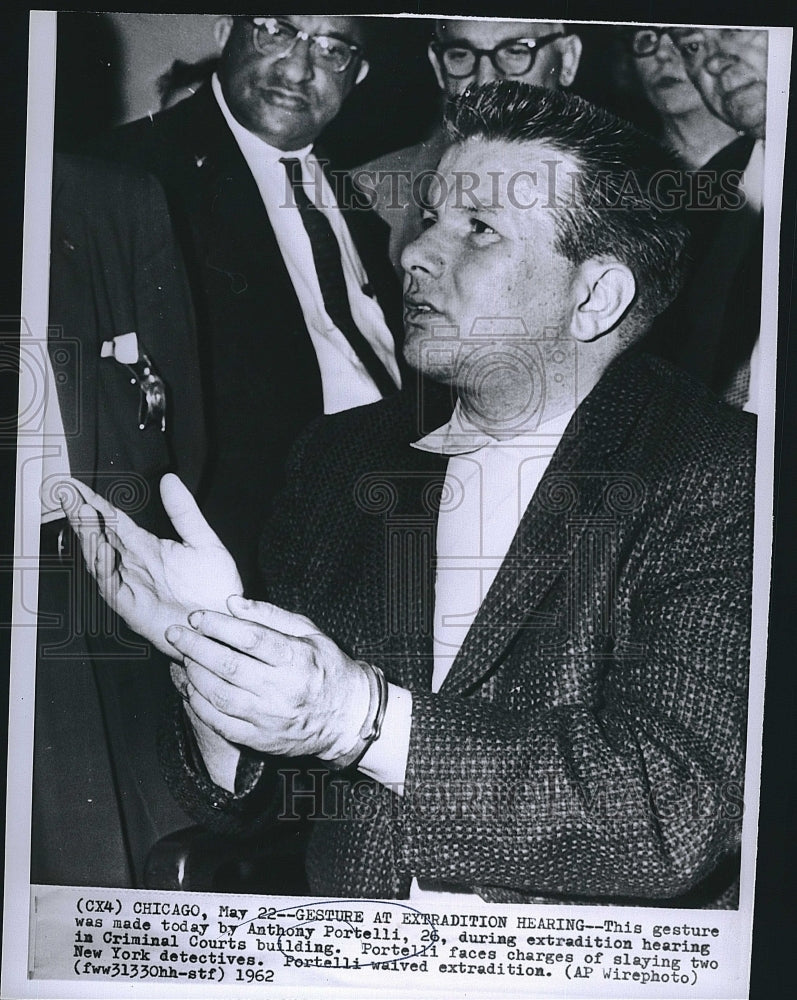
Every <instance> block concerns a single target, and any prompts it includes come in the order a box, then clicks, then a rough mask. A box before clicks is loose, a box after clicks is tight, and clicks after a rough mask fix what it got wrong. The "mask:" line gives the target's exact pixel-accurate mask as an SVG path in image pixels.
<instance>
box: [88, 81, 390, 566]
mask: <svg viewBox="0 0 797 1000" xmlns="http://www.w3.org/2000/svg"><path fill="white" fill-rule="evenodd" d="M92 150H93V151H94V152H95V153H98V154H99V155H102V156H108V157H111V158H113V159H117V160H122V161H126V162H130V163H134V164H137V165H138V166H140V167H142V168H144V169H146V170H148V171H149V172H150V173H153V174H154V175H155V176H156V177H158V179H159V180H160V181H161V183H162V185H163V187H164V189H165V191H166V195H167V198H168V201H169V208H170V210H171V213H172V217H173V219H174V222H175V227H176V231H177V235H178V239H179V241H180V245H181V247H182V250H183V253H184V255H185V259H186V262H187V264H188V269H189V276H190V278H191V284H192V290H193V293H194V302H195V305H196V310H197V316H198V320H199V329H200V337H201V350H202V356H201V357H202V371H203V380H204V387H205V397H206V400H207V407H208V427H209V434H210V462H209V467H208V470H207V475H206V479H205V482H204V484H203V489H202V491H201V493H200V498H199V499H200V503H201V506H202V508H203V511H204V512H205V515H206V516H207V517H208V519H209V521H210V522H211V524H212V525H213V527H214V528H215V529H216V531H217V532H218V533H219V535H220V536H221V538H222V540H223V541H224V543H225V545H226V546H227V547H228V548H229V550H230V551H231V552H232V554H233V556H234V557H235V559H236V562H237V563H238V566H239V569H241V572H242V575H243V576H244V579H245V581H246V582H247V583H251V582H252V580H253V578H254V575H255V568H256V567H255V552H256V549H257V538H258V537H259V534H260V529H261V527H262V523H263V519H264V517H265V516H266V515H267V513H268V510H269V507H270V502H271V498H272V497H273V495H274V493H275V492H276V491H277V490H278V489H279V487H280V486H281V484H282V481H283V476H284V463H285V460H286V457H287V454H288V450H289V448H290V445H291V444H292V442H293V441H294V439H295V438H296V436H297V434H298V433H299V431H300V430H301V429H302V428H303V427H304V426H305V425H306V424H307V423H308V422H309V421H310V420H311V419H312V418H313V417H316V416H318V415H319V414H320V413H321V412H322V398H321V378H320V373H319V369H318V362H317V359H316V356H315V352H314V350H313V347H312V344H311V342H310V338H309V335H308V333H307V329H306V326H305V322H304V318H303V316H302V312H301V308H300V306H299V301H298V299H297V297H296V292H295V291H294V288H293V285H292V284H291V280H290V277H289V274H288V271H287V268H286V267H285V263H284V261H283V258H282V254H281V253H280V249H279V246H278V244H277V241H276V238H275V236H274V232H273V229H272V227H271V224H270V222H269V219H268V215H267V213H266V210H265V207H264V206H263V202H262V199H261V197H260V193H259V191H258V189H257V185H256V183H255V180H254V178H253V177H252V174H251V172H250V170H249V167H248V166H247V164H246V161H245V160H244V158H243V156H242V154H241V152H240V150H239V148H238V146H237V144H236V142H235V139H234V138H233V136H232V133H231V132H230V130H229V128H228V126H227V123H226V122H225V120H224V117H223V115H222V113H221V111H220V109H219V107H218V104H217V103H216V100H215V98H214V96H213V93H212V91H211V89H210V87H209V86H206V87H204V88H203V89H202V90H200V91H199V92H198V93H197V94H196V95H195V96H193V97H190V98H188V99H187V100H185V101H182V102H181V103H179V104H177V105H176V106H175V107H173V108H170V109H169V110H167V111H164V112H162V113H161V114H158V115H155V116H154V117H153V118H146V119H142V120H141V121H138V122H134V123H132V124H131V125H127V126H125V127H123V128H121V129H117V130H115V131H114V132H111V133H109V134H107V135H105V136H103V137H101V138H99V139H98V140H97V141H96V143H95V144H94V145H93V146H92ZM332 183H333V191H335V192H336V195H337V198H338V201H339V203H340V204H341V207H342V210H343V212H344V217H345V219H346V223H347V225H348V227H349V230H350V232H351V234H352V238H353V240H354V243H355V245H356V247H357V250H358V252H359V254H360V257H361V259H362V262H363V264H364V266H365V268H366V270H367V273H368V278H369V283H370V286H371V289H372V291H373V294H374V295H375V296H376V298H377V300H378V301H379V303H380V305H381V306H382V309H383V311H384V313H385V318H386V320H387V323H388V326H389V327H390V328H391V330H392V331H393V333H394V335H396V336H398V334H399V332H400V331H401V328H402V327H401V315H400V306H401V303H400V289H399V286H398V282H397V280H396V277H395V274H394V273H393V271H392V269H391V267H390V263H389V260H388V256H387V238H388V231H387V227H386V226H385V225H384V224H383V223H382V222H381V220H380V219H379V218H378V217H377V216H376V215H374V214H373V213H371V212H369V211H367V210H364V209H362V208H357V207H353V208H351V209H347V207H346V206H347V203H348V200H349V194H350V191H351V186H350V182H349V181H348V177H347V176H346V174H345V173H342V174H340V175H336V176H335V177H333V178H332Z"/></svg>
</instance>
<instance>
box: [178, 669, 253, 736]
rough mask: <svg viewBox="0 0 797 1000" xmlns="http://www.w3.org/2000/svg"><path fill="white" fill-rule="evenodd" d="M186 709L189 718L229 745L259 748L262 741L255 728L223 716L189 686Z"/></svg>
mask: <svg viewBox="0 0 797 1000" xmlns="http://www.w3.org/2000/svg"><path fill="white" fill-rule="evenodd" d="M186 708H187V709H188V710H189V716H190V714H193V715H195V716H196V718H198V719H199V721H200V722H201V723H203V724H204V725H205V726H207V727H208V728H209V729H212V730H213V732H214V733H217V734H218V735H219V736H222V737H223V738H224V739H225V740H229V742H230V743H238V744H240V745H241V746H248V747H252V748H253V749H259V748H260V744H261V742H262V741H261V739H260V738H259V734H258V731H257V729H256V728H255V726H253V725H252V724H251V723H249V722H246V721H245V720H243V719H237V718H231V717H230V716H229V715H225V714H224V713H223V712H221V711H219V709H218V708H216V706H215V705H213V704H212V703H211V702H210V701H208V699H207V698H205V697H204V695H203V694H202V693H201V692H200V691H198V690H197V688H195V687H194V686H193V685H191V684H189V687H188V695H187V699H186Z"/></svg>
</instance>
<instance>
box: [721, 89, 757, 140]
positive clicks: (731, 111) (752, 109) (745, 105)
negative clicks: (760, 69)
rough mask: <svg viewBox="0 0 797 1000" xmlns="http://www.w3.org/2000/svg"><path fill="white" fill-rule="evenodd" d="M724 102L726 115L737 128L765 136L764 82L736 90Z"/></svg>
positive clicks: (749, 133) (754, 134) (750, 133)
mask: <svg viewBox="0 0 797 1000" xmlns="http://www.w3.org/2000/svg"><path fill="white" fill-rule="evenodd" d="M762 91H763V93H762ZM724 104H725V113H726V116H727V118H728V120H729V121H730V123H731V125H732V126H733V127H734V128H735V129H737V130H738V131H740V132H746V133H747V134H748V135H753V136H755V137H756V138H758V139H762V138H763V137H764V132H765V130H766V91H765V90H764V85H763V84H753V85H751V86H749V87H742V88H740V89H739V90H736V91H734V92H733V93H731V94H729V95H728V96H727V97H726V98H725V102H724Z"/></svg>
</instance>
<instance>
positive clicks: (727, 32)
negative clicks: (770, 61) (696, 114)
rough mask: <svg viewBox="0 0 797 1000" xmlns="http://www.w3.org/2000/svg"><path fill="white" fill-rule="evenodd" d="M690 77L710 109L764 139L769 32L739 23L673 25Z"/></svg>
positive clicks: (727, 120)
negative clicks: (700, 26)
mask: <svg viewBox="0 0 797 1000" xmlns="http://www.w3.org/2000/svg"><path fill="white" fill-rule="evenodd" d="M672 37H673V40H674V42H675V44H676V45H677V47H678V49H679V51H680V53H681V55H682V57H683V61H684V66H685V67H686V72H687V73H688V75H689V79H690V80H691V81H692V83H693V84H694V85H695V87H697V89H698V90H699V91H700V95H701V97H702V98H703V100H704V101H705V103H706V104H707V105H708V107H709V108H710V109H711V111H713V112H714V114H715V115H716V116H717V117H718V118H720V119H722V121H724V122H726V123H727V124H728V125H730V126H731V127H732V128H735V129H736V130H737V131H738V132H745V133H746V134H747V135H751V136H754V137H755V138H756V139H763V138H764V135H765V132H766V117H767V50H768V46H769V33H768V32H767V31H751V30H748V29H744V28H741V29H738V28H674V29H673V30H672Z"/></svg>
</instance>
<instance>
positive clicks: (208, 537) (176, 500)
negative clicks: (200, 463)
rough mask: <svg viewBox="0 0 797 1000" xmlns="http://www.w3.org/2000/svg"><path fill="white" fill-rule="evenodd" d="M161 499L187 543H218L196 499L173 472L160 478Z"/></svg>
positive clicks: (178, 532) (171, 519)
mask: <svg viewBox="0 0 797 1000" xmlns="http://www.w3.org/2000/svg"><path fill="white" fill-rule="evenodd" d="M160 488H161V500H162V501H163V507H164V509H165V511H166V513H167V514H168V515H169V520H170V521H171V522H172V524H173V525H174V527H175V529H176V531H177V534H178V535H179V536H180V538H182V540H183V541H184V542H186V543H187V544H188V545H192V546H197V545H218V546H221V542H220V541H219V536H218V535H217V534H216V532H215V531H214V530H213V529H212V528H211V526H210V525H209V524H208V522H207V521H206V520H205V518H204V517H203V516H202V513H201V511H200V510H199V507H197V505H196V500H194V498H193V497H192V496H191V493H190V492H189V490H188V488H187V487H186V486H185V485H184V484H183V482H182V480H181V479H179V478H178V477H177V476H175V475H174V473H171V472H169V473H167V474H166V475H165V476H164V477H163V478H162V479H161V487H160Z"/></svg>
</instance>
